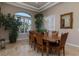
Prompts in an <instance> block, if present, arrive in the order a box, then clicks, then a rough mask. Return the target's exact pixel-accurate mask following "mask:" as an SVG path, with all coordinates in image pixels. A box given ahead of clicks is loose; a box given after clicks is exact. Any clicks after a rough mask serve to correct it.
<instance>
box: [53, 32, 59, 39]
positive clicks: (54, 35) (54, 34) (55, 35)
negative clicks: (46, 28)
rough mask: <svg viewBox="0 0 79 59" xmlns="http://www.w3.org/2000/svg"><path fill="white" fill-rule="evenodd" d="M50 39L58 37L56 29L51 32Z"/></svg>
mask: <svg viewBox="0 0 79 59" xmlns="http://www.w3.org/2000/svg"><path fill="white" fill-rule="evenodd" d="M52 39H58V32H57V31H53V32H52Z"/></svg>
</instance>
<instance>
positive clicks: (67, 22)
mask: <svg viewBox="0 0 79 59" xmlns="http://www.w3.org/2000/svg"><path fill="white" fill-rule="evenodd" d="M72 27H73V13H72V12H70V13H66V14H62V15H61V16H60V28H66V29H68V28H72Z"/></svg>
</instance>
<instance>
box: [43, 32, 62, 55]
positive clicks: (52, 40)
mask: <svg viewBox="0 0 79 59" xmlns="http://www.w3.org/2000/svg"><path fill="white" fill-rule="evenodd" d="M43 40H44V42H46V54H47V55H49V44H50V42H51V43H54V42H57V43H58V41H61V35H60V34H59V35H58V36H57V37H56V38H55V39H52V38H51V36H49V35H48V36H44V39H43Z"/></svg>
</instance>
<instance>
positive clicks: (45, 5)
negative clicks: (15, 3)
mask: <svg viewBox="0 0 79 59" xmlns="http://www.w3.org/2000/svg"><path fill="white" fill-rule="evenodd" d="M50 3H51V2H48V3H46V4H44V5H43V6H41V7H40V8H39V10H40V9H42V8H45V7H47V5H49V4H50Z"/></svg>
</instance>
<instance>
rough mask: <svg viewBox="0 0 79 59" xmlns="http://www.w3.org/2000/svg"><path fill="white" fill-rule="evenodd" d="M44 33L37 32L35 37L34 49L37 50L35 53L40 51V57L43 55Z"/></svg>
mask: <svg viewBox="0 0 79 59" xmlns="http://www.w3.org/2000/svg"><path fill="white" fill-rule="evenodd" d="M43 39H44V33H40V32H38V34H37V36H36V48H37V52H38V51H40V50H41V52H42V56H43V54H44V48H45V45H44V40H43Z"/></svg>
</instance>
